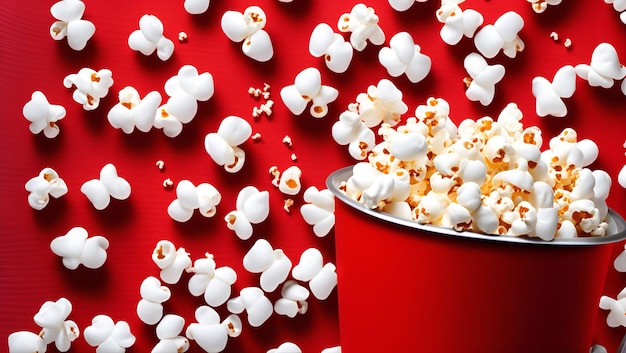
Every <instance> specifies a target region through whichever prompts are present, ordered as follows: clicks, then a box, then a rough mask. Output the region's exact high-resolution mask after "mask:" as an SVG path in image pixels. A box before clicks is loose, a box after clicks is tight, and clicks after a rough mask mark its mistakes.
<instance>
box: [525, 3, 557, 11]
mask: <svg viewBox="0 0 626 353" xmlns="http://www.w3.org/2000/svg"><path fill="white" fill-rule="evenodd" d="M526 1H528V2H529V3H530V4H531V7H532V8H533V11H535V12H536V13H542V12H544V11H545V10H546V9H547V8H548V5H558V4H560V3H561V1H562V0H526Z"/></svg>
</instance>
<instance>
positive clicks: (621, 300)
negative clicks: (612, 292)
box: [600, 288, 626, 327]
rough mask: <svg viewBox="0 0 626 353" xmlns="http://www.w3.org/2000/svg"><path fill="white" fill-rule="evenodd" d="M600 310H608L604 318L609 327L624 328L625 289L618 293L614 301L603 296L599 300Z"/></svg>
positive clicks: (625, 314)
mask: <svg viewBox="0 0 626 353" xmlns="http://www.w3.org/2000/svg"><path fill="white" fill-rule="evenodd" d="M600 308H601V309H604V310H610V312H609V314H608V315H607V317H606V324H607V325H609V327H619V326H624V327H626V288H624V289H623V290H622V291H621V292H619V294H618V295H617V298H616V299H613V298H611V297H608V296H606V295H603V296H602V297H601V298H600Z"/></svg>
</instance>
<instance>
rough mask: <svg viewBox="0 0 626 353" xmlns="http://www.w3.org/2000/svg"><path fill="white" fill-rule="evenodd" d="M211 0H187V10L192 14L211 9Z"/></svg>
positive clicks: (185, 5)
mask: <svg viewBox="0 0 626 353" xmlns="http://www.w3.org/2000/svg"><path fill="white" fill-rule="evenodd" d="M210 2H211V0H185V4H184V7H185V11H187V12H188V13H189V14H191V15H200V14H203V13H205V12H206V11H207V10H208V9H209V3H210Z"/></svg>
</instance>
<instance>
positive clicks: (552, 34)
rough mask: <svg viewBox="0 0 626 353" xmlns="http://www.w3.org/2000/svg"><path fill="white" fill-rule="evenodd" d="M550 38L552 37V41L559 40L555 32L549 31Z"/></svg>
mask: <svg viewBox="0 0 626 353" xmlns="http://www.w3.org/2000/svg"><path fill="white" fill-rule="evenodd" d="M550 38H552V40H553V41H555V42H556V41H557V40H559V34H558V33H556V32H550Z"/></svg>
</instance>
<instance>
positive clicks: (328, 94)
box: [280, 67, 339, 118]
mask: <svg viewBox="0 0 626 353" xmlns="http://www.w3.org/2000/svg"><path fill="white" fill-rule="evenodd" d="M338 94H339V91H337V89H335V88H333V87H330V86H324V85H322V77H321V74H320V72H319V70H318V69H316V68H314V67H309V68H306V69H304V70H302V71H301V72H300V73H299V74H298V75H296V78H295V82H294V84H293V85H290V86H286V87H283V88H282V89H281V90H280V97H281V98H282V100H283V103H284V104H285V105H286V106H287V108H288V109H289V111H291V112H292V113H293V114H295V115H300V114H302V112H304V109H305V108H306V106H307V104H308V103H309V102H312V106H311V108H310V113H311V116H313V117H314V118H322V117H324V116H326V114H327V113H328V104H329V103H331V102H333V101H335V99H337V96H338Z"/></svg>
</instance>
